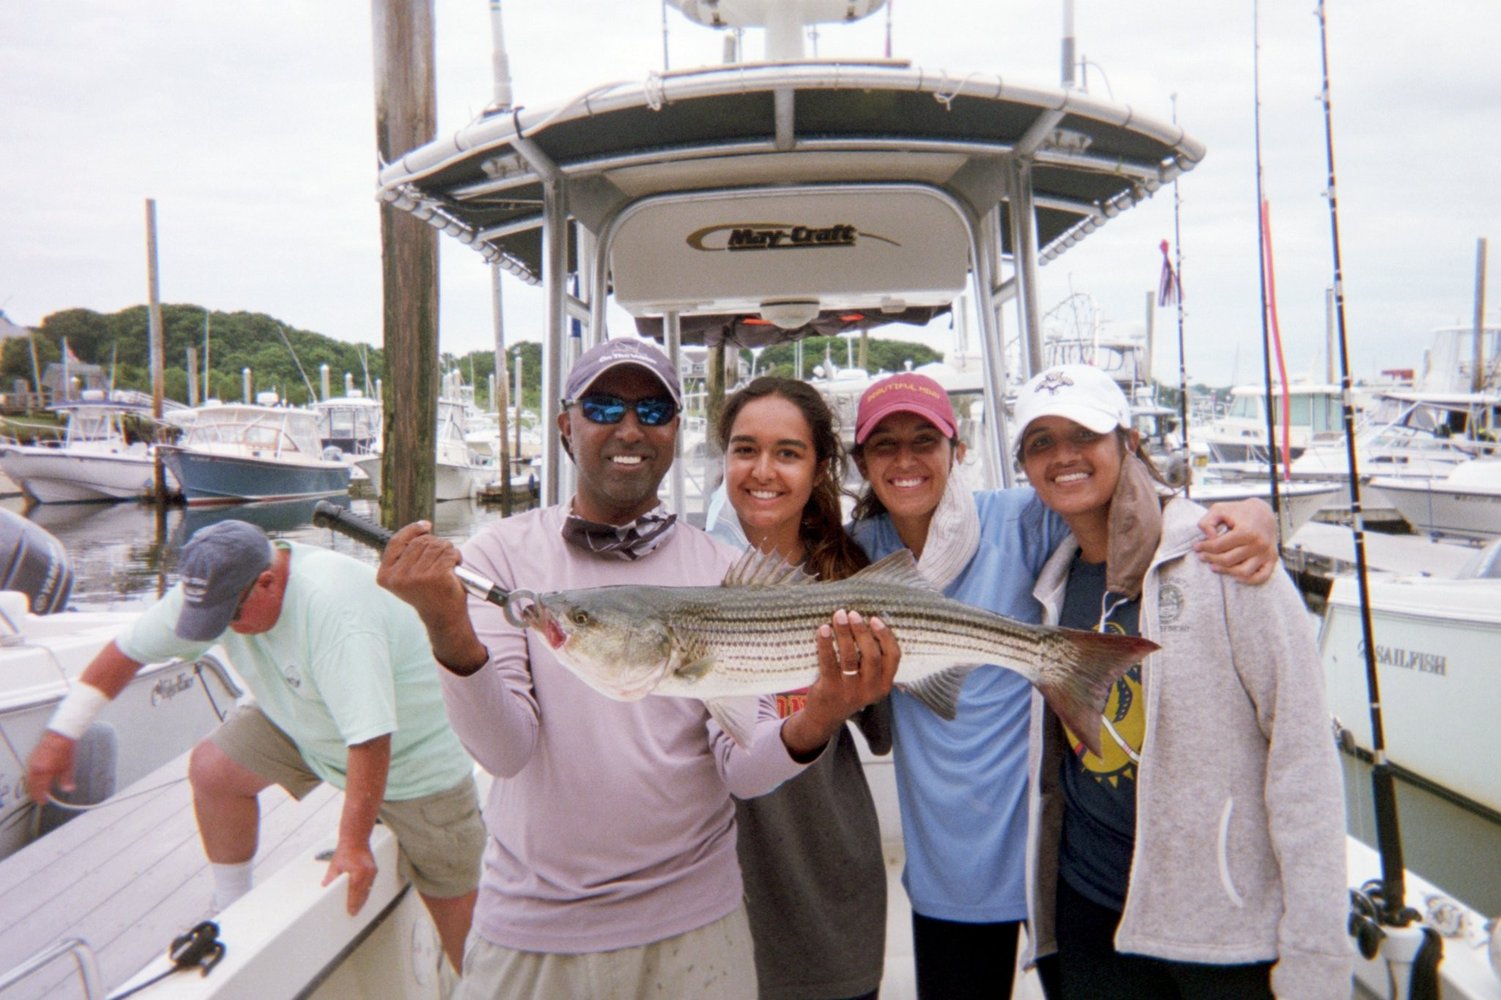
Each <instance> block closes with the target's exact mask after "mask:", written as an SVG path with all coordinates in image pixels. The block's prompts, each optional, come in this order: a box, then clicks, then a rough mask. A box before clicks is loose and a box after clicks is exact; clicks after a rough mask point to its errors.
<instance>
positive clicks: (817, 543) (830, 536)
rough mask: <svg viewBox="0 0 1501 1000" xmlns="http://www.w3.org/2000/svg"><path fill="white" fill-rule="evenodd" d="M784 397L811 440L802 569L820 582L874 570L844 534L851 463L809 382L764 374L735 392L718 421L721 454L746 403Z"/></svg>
mask: <svg viewBox="0 0 1501 1000" xmlns="http://www.w3.org/2000/svg"><path fill="white" fill-rule="evenodd" d="M768 396H780V397H781V398H782V399H785V400H787V402H789V403H791V404H792V405H793V406H796V407H797V408H798V410H799V411H800V412H801V413H802V415H803V419H804V420H806V421H807V422H808V429H809V430H810V431H811V432H812V436H813V442H812V443H813V455H814V458H815V460H816V463H817V464H816V467H815V469H814V473H813V494H812V495H811V496H810V497H808V502H807V503H806V504H804V505H803V514H802V517H801V519H799V521H798V525H797V537H798V540H799V541H801V542H802V543H803V550H804V552H806V553H807V555H806V557H805V558H804V565H805V566H806V567H807V569H808V570H809V571H810V572H813V573H816V574H817V575H818V577H819V579H821V580H842V579H844V578H845V577H847V576H851V575H853V574H854V573H855V572H857V571H858V570H860V569H862V568H863V567H865V566H868V565H870V559H869V557H868V556H866V554H865V552H864V550H863V549H861V548H860V546H858V545H856V544H855V543H854V541H853V540H852V539H851V538H850V537H849V535H847V534H845V533H844V513H843V511H842V509H841V508H840V505H839V497H840V485H839V484H840V483H842V482H844V474H845V470H846V469H847V468H848V467H849V461H848V459H847V458H846V457H845V454H844V447H843V445H841V444H840V441H839V433H838V431H837V430H835V428H834V414H833V411H831V410H830V409H829V404H828V403H826V402H824V398H823V397H822V396H820V395H819V394H818V390H816V389H814V388H813V387H812V386H810V385H809V384H808V383H806V382H803V381H800V380H798V379H792V378H781V377H779V376H776V375H763V376H761V377H760V378H758V379H755V380H753V381H752V382H751V383H750V385H747V386H745V387H744V388H743V389H740V390H738V391H736V392H735V393H734V394H732V395H731V396H730V397H729V398H728V399H726V400H725V402H724V412H723V413H722V414H721V415H720V417H719V450H720V451H721V452H727V451H729V448H730V431H731V429H732V428H733V427H734V426H735V418H736V417H738V416H739V415H740V411H741V410H743V409H745V406H746V404H747V403H750V402H753V401H754V400H757V399H765V398H767V397H768Z"/></svg>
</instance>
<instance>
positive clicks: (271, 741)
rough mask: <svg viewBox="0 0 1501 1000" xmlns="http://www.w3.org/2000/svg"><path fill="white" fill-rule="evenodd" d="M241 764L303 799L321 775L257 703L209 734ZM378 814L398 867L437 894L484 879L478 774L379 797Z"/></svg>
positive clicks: (460, 891)
mask: <svg viewBox="0 0 1501 1000" xmlns="http://www.w3.org/2000/svg"><path fill="white" fill-rule="evenodd" d="M209 738H210V739H211V740H213V741H214V745H215V746H217V747H218V748H219V749H220V750H223V751H224V753H225V754H226V755H227V756H228V757H229V758H230V759H231V760H233V761H234V762H235V763H236V764H239V765H240V766H241V767H243V768H245V769H247V770H250V771H254V772H255V773H256V774H258V775H260V776H261V777H263V778H265V779H266V780H268V781H270V782H271V783H273V784H276V785H280V786H281V787H282V788H285V789H286V790H287V794H289V795H291V796H292V797H293V798H294V799H299V800H300V799H302V798H304V797H305V796H306V795H307V794H308V793H309V792H311V791H312V790H313V789H314V788H317V787H318V785H319V784H321V783H322V780H323V779H321V778H319V777H318V776H317V775H316V774H314V773H313V771H312V769H311V768H309V767H308V766H307V762H306V761H305V760H303V758H302V753H301V752H300V751H299V750H298V749H297V744H296V743H294V742H292V738H291V737H290V736H288V735H287V734H286V733H284V732H282V731H281V730H280V729H278V728H277V727H276V725H275V724H274V723H273V722H272V721H271V720H270V719H268V718H266V716H265V714H264V713H263V712H262V711H261V710H260V709H259V708H256V707H255V706H254V705H241V706H239V707H238V708H236V709H235V710H234V712H233V713H232V714H231V715H230V716H229V718H227V719H225V720H224V722H223V724H222V725H220V726H219V728H218V729H216V730H214V731H213V732H212V733H210V734H209ZM379 816H380V820H381V822H382V823H385V824H386V826H388V827H390V829H391V832H392V833H394V834H396V843H397V845H398V851H397V858H398V862H397V871H398V872H399V873H400V874H401V876H402V877H403V878H405V879H408V880H410V881H411V883H412V884H413V885H415V886H416V887H417V890H418V891H419V892H421V893H422V894H423V895H425V896H431V897H433V898H434V899H452V898H453V897H455V896H462V895H464V894H465V893H468V892H471V891H473V890H474V888H475V887H476V886H478V885H479V874H480V857H481V856H482V855H483V854H484V851H485V840H486V837H487V834H486V833H485V824H484V821H483V820H482V819H481V818H480V811H479V793H478V791H477V790H476V789H475V787H474V778H473V777H472V776H465V778H464V780H463V781H461V782H459V783H458V784H457V785H454V786H453V787H452V788H449V789H447V790H445V791H441V792H436V793H434V794H432V795H424V796H421V797H420V798H415V799H408V800H406V801H404V802H382V803H381V807H380V812H379Z"/></svg>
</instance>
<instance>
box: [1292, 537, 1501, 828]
mask: <svg viewBox="0 0 1501 1000" xmlns="http://www.w3.org/2000/svg"><path fill="white" fill-rule="evenodd" d="M1369 593H1370V615H1371V629H1372V633H1371V634H1372V636H1373V640H1374V643H1375V647H1376V673H1377V679H1378V681H1379V683H1380V691H1381V713H1382V731H1383V733H1384V736H1385V744H1386V756H1387V758H1388V759H1389V760H1390V761H1391V763H1392V764H1393V765H1394V766H1395V767H1397V768H1399V769H1400V771H1401V772H1402V773H1403V775H1404V776H1406V777H1410V778H1411V779H1413V780H1415V781H1418V782H1420V783H1422V784H1424V785H1426V786H1429V787H1431V788H1434V789H1436V790H1439V791H1441V792H1442V793H1444V794H1446V795H1449V796H1451V797H1458V798H1460V799H1463V800H1466V801H1467V802H1469V803H1471V804H1475V805H1479V806H1480V807H1482V808H1483V809H1486V810H1489V811H1490V812H1491V813H1492V814H1496V815H1501V782H1498V781H1497V780H1496V775H1497V774H1501V743H1498V742H1497V740H1496V739H1495V734H1494V730H1495V709H1496V706H1497V705H1498V704H1501V662H1498V661H1497V659H1496V650H1497V649H1498V648H1501V541H1497V542H1492V543H1491V544H1490V545H1488V546H1486V547H1485V548H1483V549H1480V550H1478V551H1477V552H1475V554H1474V556H1473V558H1471V559H1470V560H1469V561H1468V563H1467V564H1466V565H1465V567H1464V568H1463V569H1462V570H1460V571H1459V573H1458V574H1456V576H1455V577H1454V578H1445V577H1435V576H1427V575H1422V576H1418V575H1413V576H1407V575H1397V574H1393V573H1378V572H1372V573H1370V574H1369ZM1364 645H1365V644H1364V641H1363V639H1362V630H1361V608H1360V594H1359V588H1358V587H1357V581H1356V579H1355V577H1354V576H1353V575H1349V574H1347V575H1344V576H1341V577H1338V578H1336V579H1335V581H1334V584H1333V587H1332V588H1331V589H1330V592H1329V598H1328V605H1327V609H1326V611H1325V614H1324V623H1323V627H1322V629H1321V630H1320V635H1319V650H1320V656H1321V658H1322V660H1323V664H1324V678H1325V685H1326V689H1327V692H1328V698H1329V708H1330V711H1331V712H1333V714H1334V716H1335V720H1336V722H1335V725H1336V728H1337V730H1338V732H1339V734H1340V740H1341V743H1342V744H1344V745H1345V746H1346V747H1347V748H1348V749H1352V750H1356V751H1362V752H1364V753H1365V754H1367V755H1369V753H1370V752H1371V749H1372V746H1373V744H1372V740H1371V720H1370V701H1371V699H1370V696H1369V694H1368V692H1367V690H1366V662H1365V648H1364Z"/></svg>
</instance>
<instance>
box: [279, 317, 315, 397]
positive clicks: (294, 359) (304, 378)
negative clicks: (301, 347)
mask: <svg viewBox="0 0 1501 1000" xmlns="http://www.w3.org/2000/svg"><path fill="white" fill-rule="evenodd" d="M276 333H277V335H278V336H279V337H281V342H282V343H283V344H286V345H287V353H288V354H290V355H292V364H294V365H296V366H297V374H299V375H301V376H302V384H303V385H305V386H307V398H308V402H309V403H316V402H317V401H318V393H317V392H315V391H313V383H312V381H310V380H309V379H308V377H307V372H305V371H303V370H302V362H301V361H300V360H298V358H297V352H296V351H294V350H292V342H291V341H290V340H288V339H287V331H286V329H285V328H283V327H282V325H281V324H280V323H277V324H276Z"/></svg>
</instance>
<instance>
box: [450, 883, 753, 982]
mask: <svg viewBox="0 0 1501 1000" xmlns="http://www.w3.org/2000/svg"><path fill="white" fill-rule="evenodd" d="M757 993H758V991H757V988H756V961H755V957H754V953H753V951H752V947H751V935H750V918H749V917H748V916H747V915H746V912H745V904H744V903H741V904H740V906H739V907H738V908H736V909H735V910H734V911H733V912H731V913H729V914H728V915H726V916H724V917H721V918H720V919H718V920H716V921H714V922H713V923H712V924H707V925H705V926H703V927H700V928H698V929H697V930H691V931H687V932H686V933H683V934H679V935H677V936H676V937H670V938H667V939H666V940H663V941H653V942H652V943H651V944H646V945H642V946H641V947H639V948H619V949H617V950H615V951H598V952H588V953H585V954H582V955H561V954H552V953H548V952H538V951H516V950H515V949H512V948H507V947H505V946H503V945H498V944H495V943H493V942H491V941H486V940H485V939H484V938H482V937H480V936H479V934H478V933H477V932H476V931H470V932H469V943H468V944H467V945H465V947H464V977H463V978H462V979H460V980H459V985H458V987H457V989H456V990H455V991H454V994H453V997H454V1000H492V998H494V997H588V998H590V1000H636V998H637V997H643V996H647V995H648V994H650V995H652V996H662V997H672V998H678V997H692V998H694V1000H756V997H757Z"/></svg>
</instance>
